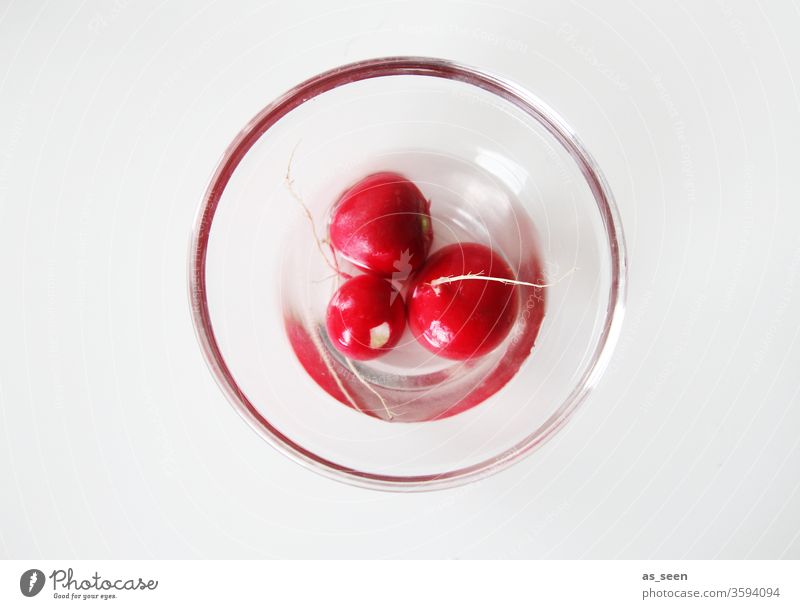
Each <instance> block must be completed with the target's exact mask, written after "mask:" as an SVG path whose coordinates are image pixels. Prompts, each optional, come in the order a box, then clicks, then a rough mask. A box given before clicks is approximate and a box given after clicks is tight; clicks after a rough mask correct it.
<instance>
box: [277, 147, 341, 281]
mask: <svg viewBox="0 0 800 609" xmlns="http://www.w3.org/2000/svg"><path fill="white" fill-rule="evenodd" d="M298 146H300V142H297V144H296V145H295V147H294V148H293V149H292V154H291V155H289V163H288V164H287V166H286V175H285V176H284V178H283V181H284V183H285V184H286V188H287V189H288V190H289V193H290V194H291V195H292V197H293V198H294V200H295V201H297V202H298V203H299V204H300V207H302V208H303V213H304V214H305V216H306V218H308V223H309V224H310V225H311V232H312V234H313V235H314V242H315V243H316V244H317V249H318V250H319V253H320V254H321V255H322V259H323V260H325V264H327V265H328V266H329V267H330V268H331V269H332V270H333V271H334V272H335V273H336V275H337V277H338V276H339V275H341V271H340V270H339V261H338V260H337V259H336V252H335V251H334V250H333V246H332V245H330V243H329V244H328V245H330V248H331V254H332V255H333V262H331V261H330V259H328V256H327V254H326V253H325V249H324V248H323V247H322V240H321V239H320V238H319V234H318V233H317V224H316V223H315V222H314V216H312V215H311V210H310V209H308V206H307V205H306V204H305V202H304V201H303V197H301V196H300V193H298V192H297V190H295V188H294V178H293V177H292V161H294V153H295V152H297V147H298ZM326 241H327V240H326Z"/></svg>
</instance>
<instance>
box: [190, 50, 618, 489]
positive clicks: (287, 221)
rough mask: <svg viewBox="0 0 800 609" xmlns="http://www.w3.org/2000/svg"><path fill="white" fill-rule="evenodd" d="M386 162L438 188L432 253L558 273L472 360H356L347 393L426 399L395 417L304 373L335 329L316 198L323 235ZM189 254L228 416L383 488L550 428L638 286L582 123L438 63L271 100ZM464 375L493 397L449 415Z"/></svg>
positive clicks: (591, 379) (345, 71)
mask: <svg viewBox="0 0 800 609" xmlns="http://www.w3.org/2000/svg"><path fill="white" fill-rule="evenodd" d="M379 170H389V171H399V172H401V173H403V174H405V175H406V176H407V177H409V178H410V179H412V180H414V181H415V182H416V183H417V184H418V185H419V186H420V188H421V189H422V190H423V192H424V193H425V195H426V197H428V198H430V199H431V210H432V215H433V216H434V231H435V234H436V239H437V242H435V243H434V249H436V248H437V247H438V246H439V245H441V244H442V243H446V242H448V241H458V240H459V239H469V240H478V241H483V242H485V243H487V244H491V245H492V247H493V248H495V249H497V250H498V251H500V252H501V253H502V254H503V255H504V256H505V258H506V259H507V261H509V263H510V264H511V266H512V267H514V269H515V272H516V273H517V275H518V277H519V278H520V279H522V280H526V281H533V282H535V283H538V282H540V281H541V280H544V281H546V282H548V283H550V284H551V285H550V286H549V287H548V288H546V291H544V290H538V289H534V288H520V290H519V297H520V315H519V319H518V322H517V325H516V326H515V328H514V329H513V330H512V332H511V334H510V335H509V337H508V338H507V339H506V341H504V343H503V344H502V345H501V346H500V347H498V349H496V350H495V351H494V352H492V353H490V354H489V355H487V356H485V357H484V358H481V359H480V360H478V361H476V362H468V363H466V364H463V363H456V362H449V361H446V360H442V359H441V358H436V357H433V356H430V357H427V358H422V359H420V353H419V352H418V351H415V349H418V348H419V347H418V345H415V343H414V341H413V339H409V340H404V342H403V344H402V345H401V347H400V348H399V349H398V350H397V354H393V355H390V356H387V357H385V358H381V359H380V360H374V361H373V362H369V363H367V364H363V363H362V364H359V367H358V368H357V371H358V372H359V376H360V377H362V379H360V380H359V382H355V380H354V379H353V378H350V379H349V381H350V382H351V384H350V385H348V387H350V388H351V389H352V388H356V389H358V388H359V387H361V388H362V390H363V391H362V394H363V395H362V399H366V400H367V402H369V400H368V399H367V396H368V395H369V394H370V393H374V392H373V391H372V389H371V388H369V387H362V385H363V383H362V382H361V380H363V379H368V380H369V382H371V383H373V382H374V388H377V389H378V390H379V392H388V393H389V394H391V395H393V396H395V398H396V397H397V396H401V397H402V396H408V395H410V396H412V397H413V400H409V402H413V404H414V407H413V408H408V409H406V410H404V411H401V412H400V416H397V417H394V418H393V420H392V422H388V421H387V420H384V419H386V418H387V417H382V415H381V408H379V407H378V406H377V404H376V403H375V402H374V400H373V402H372V403H371V405H369V404H368V407H367V408H366V409H367V410H369V412H370V414H372V415H373V416H365V415H364V414H362V413H360V412H358V411H357V410H355V409H353V408H345V407H343V406H342V405H341V404H340V402H339V401H337V400H336V399H335V398H334V397H333V396H332V395H331V393H336V391H335V390H331V388H330V387H328V390H326V389H324V388H323V386H324V385H325V381H324V379H322V381H321V382H319V383H318V382H315V381H314V380H313V379H312V376H311V375H309V372H308V371H307V370H306V369H305V368H304V367H303V365H301V363H300V361H299V360H298V357H297V354H296V352H295V351H296V349H295V348H296V347H297V344H296V340H294V339H296V336H297V333H296V331H299V332H300V335H306V336H307V335H310V334H312V333H317V334H316V335H319V336H322V337H324V332H321V333H320V332H319V327H320V324H321V323H322V319H323V315H324V305H325V302H326V299H327V298H328V297H329V296H330V294H331V292H332V290H333V286H332V283H331V282H332V279H331V278H330V276H329V275H330V272H329V271H326V267H325V263H324V259H323V257H322V255H321V254H320V252H319V249H318V248H317V247H316V245H315V243H314V238H313V231H312V226H311V223H309V218H308V217H306V215H305V210H306V209H307V210H308V212H309V214H310V216H311V219H312V220H313V222H314V224H315V225H316V231H317V233H318V235H319V236H320V237H324V232H325V221H326V215H327V212H328V210H329V208H330V206H331V204H332V203H334V202H335V200H336V198H337V197H338V195H339V194H340V193H341V192H342V191H343V190H344V189H345V188H346V187H348V186H349V185H351V184H352V183H353V182H355V181H357V180H358V179H360V178H361V177H363V176H365V175H367V174H368V173H371V172H373V171H379ZM304 206H305V209H304ZM437 209H438V211H437ZM437 215H438V219H437ZM437 223H438V227H437ZM189 265H190V269H189V283H190V297H191V303H192V310H193V315H194V323H195V328H196V330H197V334H198V338H199V341H200V345H201V348H202V350H203V353H204V355H205V357H206V360H207V361H208V363H209V366H210V368H211V370H212V372H213V374H214V376H215V377H216V379H217V381H218V382H219V384H220V386H221V387H222V389H223V391H224V392H225V394H226V395H227V396H228V399H229V400H230V402H231V403H232V404H233V406H234V408H235V409H236V410H237V411H238V412H239V413H240V414H241V415H242V416H243V418H244V419H245V420H246V421H247V422H248V423H249V424H250V425H251V426H252V427H253V428H254V429H255V430H256V431H257V432H258V433H259V434H260V435H261V436H262V437H263V438H264V439H266V440H267V441H268V442H269V443H270V444H272V445H273V446H274V447H275V448H277V449H278V450H280V451H281V452H283V453H284V454H286V455H287V456H289V457H291V458H292V459H294V460H296V461H298V462H299V463H301V464H303V465H306V466H308V467H310V468H312V469H314V470H315V471H318V472H320V473H323V474H325V475H328V476H330V477H332V478H335V479H337V480H341V481H345V482H350V483H353V484H357V485H360V486H366V487H369V488H377V489H387V490H428V489H435V488H445V487H450V486H454V485H457V484H463V483H466V482H469V481H473V480H476V479H478V478H481V477H484V476H487V475H489V474H491V473H493V472H496V471H499V470H500V469H503V468H504V467H507V466H508V465H510V464H512V463H514V462H516V461H519V460H520V459H521V458H522V457H524V456H525V455H527V454H529V453H531V452H532V451H533V449H534V448H536V447H537V446H539V445H541V444H542V443H543V442H544V441H545V440H547V439H548V438H550V437H551V436H552V435H553V434H554V433H555V432H556V431H557V430H558V429H559V428H560V427H561V426H562V425H563V424H564V423H565V422H566V420H567V419H568V418H569V416H570V415H571V414H572V413H573V412H574V411H575V408H576V407H577V406H578V405H579V404H580V403H581V402H582V401H583V399H584V398H585V397H586V396H587V394H588V392H589V391H590V390H591V388H592V387H593V386H594V385H595V384H596V382H597V380H598V379H599V377H600V375H601V374H602V371H603V369H604V368H605V365H606V363H607V361H608V359H609V355H610V351H611V348H612V346H613V344H614V342H615V341H616V337H617V334H618V332H619V326H620V323H621V319H622V313H623V301H624V292H625V248H624V241H623V237H622V231H621V226H620V222H619V218H618V215H617V211H616V208H615V206H614V203H613V199H612V195H611V192H610V190H609V188H608V186H607V184H606V182H605V180H604V179H603V177H602V175H601V174H600V171H599V169H598V167H597V165H596V164H595V162H594V161H593V160H592V158H591V157H590V155H589V154H588V153H587V152H586V150H585V149H584V147H583V146H582V144H581V143H580V142H579V141H578V139H577V137H576V136H575V135H574V133H572V130H571V129H570V128H569V127H568V126H567V125H566V124H565V123H564V121H563V120H562V119H561V118H560V117H559V116H558V115H556V114H555V113H554V112H553V111H552V110H550V109H549V108H548V107H547V106H545V105H544V104H543V103H542V102H541V101H539V100H538V99H536V98H535V97H534V96H533V95H532V94H531V93H529V92H528V91H525V90H524V89H522V88H520V87H518V86H517V85H514V84H513V83H510V82H508V81H505V80H502V79H501V78H498V77H496V76H492V75H489V74H486V73H484V72H481V71H479V70H476V69H473V68H469V67H465V66H462V65H459V64H456V63H453V62H450V61H445V60H440V59H431V58H424V57H392V58H383V59H374V60H368V61H362V62H358V63H354V64H350V65H346V66H342V67H340V68H336V69H334V70H331V71H329V72H325V73H323V74H320V75H318V76H316V77H314V78H312V79H310V80H308V81H306V82H304V83H302V84H300V85H298V86H297V87H295V88H294V89H292V90H291V91H289V92H287V93H286V94H284V95H283V96H282V97H280V98H279V99H277V100H275V101H274V102H272V103H271V104H269V105H268V106H267V107H266V108H264V110H262V111H261V112H260V113H259V114H258V115H257V116H256V117H255V118H254V119H253V120H252V121H251V122H250V123H249V124H248V125H247V126H246V127H245V128H244V129H243V130H242V132H241V133H240V134H239V135H238V136H237V137H236V139H235V140H234V141H233V143H232V144H231V145H230V146H229V147H228V149H227V150H226V152H225V154H224V156H223V158H222V161H221V162H220V164H219V167H218V168H217V170H216V172H215V174H214V176H213V178H212V180H211V183H210V185H209V188H208V190H207V193H206V196H205V198H204V200H203V202H202V205H201V208H200V210H199V214H198V217H197V221H196V225H195V228H194V233H193V239H192V244H191V256H190V262H189ZM545 294H546V311H545V314H544V317H543V319H538V318H537V312H541V311H544V309H543V308H542V307H543V305H542V299H543V297H544V296H545ZM540 322H541V326H539V323H540ZM287 330H288V332H287ZM537 332H538V335H537ZM289 336H293V340H289ZM534 340H535V346H533V350H532V352H531V347H532V345H533V343H534ZM293 343H294V348H293ZM321 346H322V348H324V349H326V352H327V353H329V354H330V355H331V356H332V357H334V358H335V357H336V353H335V352H334V351H332V350H329V349H327V347H326V346H325V345H321ZM317 347H320V345H319V344H318V345H317ZM528 353H530V355H528ZM408 361H413V362H414V366H412V367H409V366H408ZM305 364H306V367H308V368H309V370H310V371H311V372H312V375H315V374H314V366H310V367H309V365H308V362H305ZM315 376H318V375H315ZM329 380H330V379H329ZM464 387H473V388H474V387H482V389H480V390H477V393H478V394H479V398H476V399H473V400H472V401H471V402H469V403H466V402H465V404H466V406H464V407H456V408H453V407H452V403H455V402H457V401H458V400H460V399H461V398H463V396H464ZM392 392H394V393H392ZM454 396H456V397H454ZM462 405H463V404H462ZM467 406H468V407H467ZM398 421H401V422H402V423H398Z"/></svg>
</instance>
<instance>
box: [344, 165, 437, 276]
mask: <svg viewBox="0 0 800 609" xmlns="http://www.w3.org/2000/svg"><path fill="white" fill-rule="evenodd" d="M329 230H330V239H331V243H332V245H333V247H334V248H336V250H337V251H338V252H339V253H340V254H341V255H342V256H343V257H344V258H346V259H347V260H349V261H350V262H352V263H353V264H355V265H356V266H358V267H360V268H361V269H363V270H366V271H370V272H373V273H376V274H379V275H385V276H390V275H393V274H395V273H402V274H404V277H403V278H405V277H407V276H408V274H409V273H411V272H412V271H414V270H416V269H418V268H419V267H421V266H422V264H423V263H424V262H425V257H426V256H427V255H428V250H429V249H430V247H431V242H432V241H433V228H432V226H431V216H430V203H429V202H428V201H427V200H426V199H425V197H424V196H423V195H422V193H421V192H420V190H419V188H417V187H416V186H415V185H414V183H413V182H411V181H409V180H407V179H406V178H404V177H403V176H401V175H400V174H397V173H391V172H381V173H375V174H372V175H370V176H367V177H366V178H364V179H363V180H360V181H359V182H357V183H356V184H355V185H354V186H352V187H350V188H349V189H348V190H347V191H345V193H344V194H343V195H342V196H341V198H340V199H339V201H338V202H337V203H336V205H335V206H334V209H333V213H332V216H331V222H330V229H329ZM395 276H396V275H395Z"/></svg>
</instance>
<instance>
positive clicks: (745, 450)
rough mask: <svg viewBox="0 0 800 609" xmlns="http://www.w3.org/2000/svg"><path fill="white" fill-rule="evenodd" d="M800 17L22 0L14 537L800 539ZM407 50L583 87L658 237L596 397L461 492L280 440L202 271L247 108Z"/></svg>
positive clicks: (635, 247)
mask: <svg viewBox="0 0 800 609" xmlns="http://www.w3.org/2000/svg"><path fill="white" fill-rule="evenodd" d="M799 30H800V8H798V6H797V5H795V4H793V3H791V2H774V3H763V4H761V3H757V2H728V1H722V2H702V3H691V2H678V3H663V2H645V3H639V2H637V3H633V2H630V3H628V2H610V3H605V4H604V5H603V6H602V7H601V6H599V5H598V4H597V3H586V5H585V6H584V5H583V4H578V3H568V2H560V1H558V2H557V1H551V2H510V1H504V2H502V3H498V2H467V1H461V0H459V1H456V2H444V1H438V2H430V1H425V2H374V3H363V2H337V3H324V2H321V1H320V2H313V3H312V2H272V3H268V2H236V3H233V2H222V1H219V0H217V1H212V2H188V1H187V2H177V1H168V2H156V1H152V0H144V1H141V2H136V3H134V2H127V1H126V0H116V2H114V1H113V0H112V1H110V2H101V1H99V0H86V1H85V2H78V1H74V2H55V1H51V2H28V1H22V0H17V1H8V0H4V1H2V2H0V203H1V207H0V269H2V277H3V290H2V297H1V298H0V493H1V495H0V555H1V556H5V557H14V558H36V557H50V558H74V557H80V558H105V557H117V558H151V557H159V558H161V557H187V558H191V557H215V558H234V557H239V558H257V557H356V556H357V557H459V558H469V557H489V558H492V557H550V558H564V557H568V558H579V557H591V558H613V557H624V558H647V557H659V558H681V557H691V558H712V557H724V558H743V557H750V558H779V557H792V558H800V492H798V488H800V475H799V474H800V449H799V448H798V447H799V445H800V433H798V432H799V431H800V408H799V406H800V400H798V390H799V389H800V383H799V381H798V372H800V345H798V343H797V340H796V339H797V334H798V330H799V329H800V325H798V322H797V313H798V312H800V296H799V295H798V288H799V287H800V277H799V276H798V275H800V239H798V237H797V235H798V222H799V221H800V171H798V167H797V165H798V159H799V157H798V153H797V146H798V142H800V115H799V112H800V79H798V76H799V75H800V69H799V68H798V58H799V57H800V38H799V37H798V36H797V32H798V31H799ZM390 54H427V55H435V56H443V57H448V58H453V59H457V60H460V61H462V62H465V63H468V64H473V65H476V66H479V67H481V68H484V69H486V70H489V71H494V72H496V73H498V74H500V75H503V76H505V77H508V78H510V79H512V80H516V81H518V82H519V83H520V84H522V85H524V86H525V87H527V88H529V89H531V90H532V91H534V92H535V93H536V94H537V95H538V96H540V97H541V98H542V99H544V100H545V101H546V102H548V103H549V104H550V105H551V106H553V107H554V108H555V109H556V110H557V111H559V112H560V113H561V114H562V115H563V116H564V117H565V118H566V119H567V120H568V121H569V122H570V123H571V124H572V125H573V126H574V127H575V129H576V131H577V132H578V133H579V134H580V135H581V137H582V138H583V139H584V141H585V143H586V145H587V146H588V148H589V149H590V150H591V151H592V153H593V154H594V155H595V157H596V158H597V160H598V162H599V163H600V166H601V167H602V168H603V169H604V171H605V173H606V175H607V177H608V179H609V181H610V183H611V186H612V188H613V189H614V191H615V194H616V196H617V200H618V204H619V207H620V211H621V214H622V218H623V223H624V227H625V230H626V234H627V238H628V245H629V254H630V260H631V269H630V292H629V299H628V315H627V318H626V324H625V326H624V331H623V335H622V339H621V343H620V345H619V347H618V349H617V352H616V355H615V358H614V361H613V363H612V366H611V369H610V370H609V371H608V373H607V374H606V376H605V377H604V378H603V381H602V382H601V384H600V386H599V388H598V389H597V390H596V392H595V393H594V394H593V395H592V396H591V399H590V400H589V401H588V402H587V403H586V404H585V406H584V407H583V408H582V410H581V411H580V412H579V413H578V415H577V416H576V417H575V418H574V419H573V420H572V422H571V423H570V424H569V425H568V426H567V427H566V428H565V429H564V430H563V431H562V432H561V433H560V434H559V435H558V436H557V437H556V438H555V439H554V440H553V441H552V442H550V443H549V444H548V445H547V446H546V447H545V448H544V449H543V450H541V451H539V452H538V453H536V454H535V455H534V456H533V457H532V458H530V459H528V460H527V461H525V462H523V463H521V464H519V465H517V466H514V467H513V468H511V469H509V470H507V471H505V472H503V473H502V474H500V475H497V476H495V477H493V478H490V479H488V480H486V481H484V482H482V483H479V484H476V485H472V486H469V487H465V488H461V489H456V490H452V491H446V492H439V493H434V494H417V495H396V494H383V493H376V492H371V491H366V490H360V489H355V488H349V487H347V486H344V485H341V484H338V483H335V482H331V481H328V480H326V479H324V478H322V477H320V476H318V475H315V474H313V473H311V472H309V471H306V470H305V469H302V468H300V467H299V466H297V465H294V464H292V463H291V462H289V461H288V460H286V459H285V458H283V457H281V456H280V455H278V454H277V453H276V452H275V451H273V450H272V449H270V448H269V447H268V446H267V445H266V444H265V443H264V442H263V441H262V440H260V439H259V438H258V437H257V436H256V434H254V433H253V432H252V431H251V430H250V429H249V428H248V427H247V425H245V423H244V422H242V421H241V420H240V419H239V417H238V416H237V415H236V414H235V413H234V411H233V409H232V408H230V407H229V406H228V404H227V403H226V401H225V399H224V398H223V396H222V394H221V392H220V391H219V390H218V388H217V387H216V385H215V383H214V381H213V380H212V378H211V375H210V374H209V372H208V371H207V370H206V367H205V364H204V362H203V360H202V358H201V355H200V352H199V349H198V348H197V344H196V341H195V337H194V334H193V330H192V326H191V321H190V318H189V307H188V304H187V298H186V255H187V247H188V235H189V230H190V227H191V225H192V220H193V216H194V213H195V210H196V208H197V206H198V204H199V201H200V198H201V196H202V193H203V191H204V189H205V186H206V184H207V181H208V178H209V177H210V174H211V172H212V170H213V169H214V167H215V164H216V162H217V160H218V158H219V156H220V154H221V153H222V151H223V149H224V147H225V146H226V145H227V143H228V142H229V141H230V140H231V139H232V138H233V136H234V135H235V134H236V132H237V131H238V130H239V129H240V128H241V127H242V126H243V125H244V124H245V123H246V122H247V121H248V120H249V118H250V117H251V116H252V115H253V114H255V113H256V112H257V111H258V110H259V109H260V108H261V107H262V106H263V105H265V104H266V103H267V102H269V101H270V100H271V99H272V98H274V97H275V96H276V95H277V94H279V93H281V92H282V91H284V90H286V89H287V88H289V87H291V86H292V85H294V84H295V83H297V82H298V81H300V80H302V79H305V78H307V77H309V76H311V75H313V74H315V73H317V72H319V71H321V70H323V69H327V68H330V67H333V66H335V65H338V64H341V63H345V62H349V61H353V60H356V59H360V58H366V57H371V56H378V55H390ZM796 80H797V81H798V82H795V81H796Z"/></svg>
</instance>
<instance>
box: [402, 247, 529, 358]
mask: <svg viewBox="0 0 800 609" xmlns="http://www.w3.org/2000/svg"><path fill="white" fill-rule="evenodd" d="M464 276H469V277H464ZM504 281H509V282H513V281H514V274H513V272H512V271H511V269H510V268H509V266H508V264H506V262H505V261H504V260H503V259H502V258H501V257H500V256H499V255H498V254H497V253H495V252H494V251H492V250H491V249H490V248H488V247H486V246H485V245H481V244H479V243H456V244H453V245H448V246H446V247H444V248H442V249H440V250H439V251H438V252H436V253H434V254H433V255H432V256H431V257H430V258H428V262H427V263H426V264H425V266H424V267H423V268H422V269H421V270H420V271H419V272H418V273H417V274H416V276H415V277H414V279H413V282H412V285H411V286H410V288H409V292H408V293H409V296H408V324H409V327H410V328H411V331H412V332H413V333H414V336H415V337H416V338H417V340H418V341H419V342H420V343H421V344H422V345H423V346H424V347H426V348H427V349H429V350H430V351H432V352H433V353H436V354H437V355H441V356H442V357H446V358H448V359H455V360H466V359H470V358H473V357H479V356H481V355H485V354H486V353H488V352H489V351H491V350H492V349H494V348H495V347H497V345H499V344H500V343H501V342H502V341H503V339H504V338H505V337H506V336H507V335H508V333H509V331H510V330H511V327H512V326H513V325H514V322H515V320H516V316H517V311H518V308H519V304H518V302H517V301H518V297H517V288H516V286H515V285H513V284H507V283H504Z"/></svg>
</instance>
